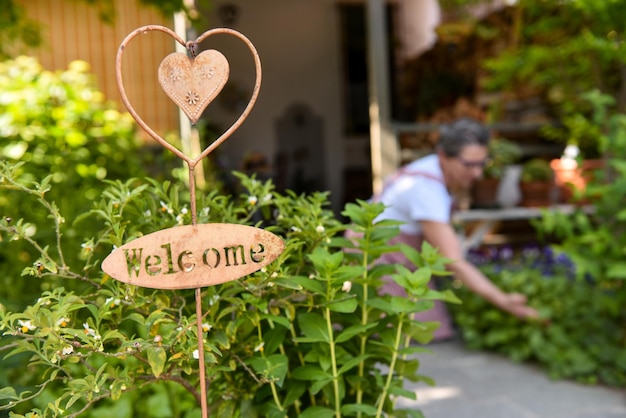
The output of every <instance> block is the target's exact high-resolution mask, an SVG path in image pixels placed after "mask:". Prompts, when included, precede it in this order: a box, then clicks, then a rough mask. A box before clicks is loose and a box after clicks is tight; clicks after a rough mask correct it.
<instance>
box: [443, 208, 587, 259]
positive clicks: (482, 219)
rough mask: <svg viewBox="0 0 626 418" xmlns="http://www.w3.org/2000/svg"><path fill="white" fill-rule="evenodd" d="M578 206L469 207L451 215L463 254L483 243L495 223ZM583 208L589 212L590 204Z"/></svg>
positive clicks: (535, 216)
mask: <svg viewBox="0 0 626 418" xmlns="http://www.w3.org/2000/svg"><path fill="white" fill-rule="evenodd" d="M577 208H580V206H576V205H566V204H563V205H553V206H546V207H532V208H531V207H513V208H503V209H469V210H461V211H457V212H455V213H454V214H453V215H452V223H453V224H454V225H457V226H458V230H459V239H460V241H461V249H462V251H463V254H466V253H467V251H468V250H469V249H471V248H476V247H478V246H480V245H481V244H482V243H483V240H484V238H485V235H487V234H488V233H489V232H491V231H493V229H494V228H495V226H496V225H498V224H499V223H501V222H505V221H519V220H530V219H536V218H540V217H541V216H542V215H543V213H544V212H545V211H558V212H561V213H564V214H570V213H573V212H574V211H575V210H576V209H577ZM582 209H583V210H585V211H586V212H588V213H590V211H591V210H592V209H593V207H592V206H583V207H582ZM469 223H473V224H475V227H474V228H473V229H472V230H471V231H470V233H469V234H468V233H467V232H466V228H465V227H466V226H467V225H466V224H469Z"/></svg>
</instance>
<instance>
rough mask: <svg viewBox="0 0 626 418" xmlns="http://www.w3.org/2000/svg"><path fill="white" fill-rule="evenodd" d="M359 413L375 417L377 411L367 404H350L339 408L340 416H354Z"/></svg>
mask: <svg viewBox="0 0 626 418" xmlns="http://www.w3.org/2000/svg"><path fill="white" fill-rule="evenodd" d="M359 412H360V413H362V414H365V415H367V416H375V415H376V412H378V411H377V410H376V408H375V407H373V406H372V405H367V404H356V403H351V404H347V405H343V406H342V407H341V415H342V416H350V415H356V414H357V413H359Z"/></svg>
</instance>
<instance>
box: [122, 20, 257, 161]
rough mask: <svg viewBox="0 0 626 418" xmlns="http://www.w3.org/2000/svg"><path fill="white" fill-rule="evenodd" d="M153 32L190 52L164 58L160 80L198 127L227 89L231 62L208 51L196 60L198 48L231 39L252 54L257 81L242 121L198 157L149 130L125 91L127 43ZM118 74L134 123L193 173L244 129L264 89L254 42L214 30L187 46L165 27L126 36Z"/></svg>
mask: <svg viewBox="0 0 626 418" xmlns="http://www.w3.org/2000/svg"><path fill="white" fill-rule="evenodd" d="M150 31H159V32H164V33H166V34H168V35H169V36H171V37H172V38H174V39H175V40H176V41H177V42H178V43H179V44H181V45H183V46H185V47H186V48H187V50H189V51H190V52H191V55H192V57H191V58H190V57H187V56H186V55H185V54H182V53H173V54H170V55H168V56H167V57H165V59H164V60H163V61H162V62H161V65H159V71H158V79H159V83H160V84H161V87H162V88H163V90H164V91H165V93H166V94H167V95H168V96H169V97H170V98H171V99H172V100H173V101H174V102H175V103H176V104H177V105H178V106H179V107H180V108H181V109H182V110H183V111H184V112H185V114H186V115H187V116H188V117H189V119H190V121H191V123H192V124H195V123H196V122H197V121H198V118H199V117H200V116H201V115H202V112H203V111H204V109H206V107H207V106H208V105H209V104H210V103H211V101H212V100H213V99H215V97H216V96H217V95H219V93H220V92H221V90H222V88H223V87H224V84H225V83H226V81H227V80H228V76H229V72H230V69H229V65H228V61H227V60H226V58H225V57H224V56H223V55H222V53H221V52H218V51H215V50H207V51H203V52H201V53H200V54H198V55H197V56H195V51H196V50H197V45H198V44H200V43H201V42H202V41H204V40H205V39H207V38H209V37H210V36H213V35H231V36H234V37H236V38H238V39H239V40H241V41H243V42H244V43H245V44H246V46H247V47H248V49H249V50H250V52H251V53H252V57H253V59H254V65H255V70H256V80H255V83H254V88H253V90H252V95H251V97H250V101H249V102H248V105H247V106H246V107H245V109H243V111H242V113H241V115H239V118H237V120H236V121H235V122H233V124H232V125H231V126H230V128H228V129H227V130H226V131H225V132H224V133H222V135H220V136H219V137H218V138H217V139H216V140H214V141H213V142H212V143H211V144H209V145H208V146H207V147H206V148H205V149H204V150H203V151H202V152H201V153H200V154H199V155H196V156H189V155H186V154H185V153H184V152H182V151H181V150H179V149H178V148H177V147H175V146H174V145H173V144H171V143H169V142H168V141H167V140H165V139H164V138H163V137H161V136H160V135H159V134H158V133H157V132H155V131H154V130H153V129H152V128H150V126H148V124H147V123H146V122H145V121H144V120H143V119H142V118H141V116H140V115H139V114H138V113H137V111H136V110H135V108H134V107H133V105H132V104H131V102H130V100H129V99H128V96H127V95H126V89H125V88H124V81H123V77H122V60H123V54H124V50H125V49H126V46H127V45H128V43H129V42H130V41H131V40H133V39H134V38H135V37H137V36H140V35H144V34H146V33H147V32H150ZM194 56H195V57H194ZM115 70H116V80H117V85H118V88H119V90H120V96H121V99H122V102H123V103H124V105H125V106H126V108H127V109H128V112H129V113H130V114H131V116H132V117H133V118H134V119H135V121H137V123H138V124H139V126H140V127H141V128H142V129H143V130H144V131H146V132H147V133H148V134H149V135H150V136H151V137H152V138H154V140H156V141H157V142H158V143H160V144H161V145H162V146H163V147H164V148H166V149H168V150H170V151H172V152H173V153H174V154H175V155H176V156H177V157H178V158H180V159H182V160H184V161H185V162H187V164H188V165H189V167H190V168H191V169H193V168H194V167H195V166H196V165H197V164H198V163H199V162H200V161H201V160H202V159H203V158H204V157H206V156H207V155H209V154H210V153H211V152H212V151H213V150H215V148H217V147H218V146H219V145H221V144H222V143H223V142H224V141H226V140H227V139H228V138H229V137H230V136H231V135H232V134H233V132H235V131H236V130H237V129H238V128H239V126H241V124H242V123H243V121H244V120H245V119H246V118H247V117H248V115H249V114H250V112H251V111H252V108H253V107H254V104H255V103H256V99H257V97H258V95H259V89H260V88H261V78H262V75H261V61H260V59H259V54H258V53H257V51H256V48H255V47H254V45H253V44H252V42H250V40H249V39H248V38H246V37H245V36H244V35H242V34H241V33H239V32H237V31H235V30H232V29H228V28H217V29H211V30H208V31H206V32H204V33H203V34H202V35H200V36H199V37H198V38H197V39H196V40H195V41H190V42H185V41H184V40H183V39H182V38H181V37H180V36H178V35H177V34H176V33H175V32H174V31H172V30H170V29H168V28H166V27H164V26H159V25H148V26H142V27H140V28H138V29H136V30H134V31H133V32H131V33H130V34H129V35H128V36H126V38H125V39H124V40H123V41H122V43H121V44H120V47H119V48H118V51H117V57H116V60H115Z"/></svg>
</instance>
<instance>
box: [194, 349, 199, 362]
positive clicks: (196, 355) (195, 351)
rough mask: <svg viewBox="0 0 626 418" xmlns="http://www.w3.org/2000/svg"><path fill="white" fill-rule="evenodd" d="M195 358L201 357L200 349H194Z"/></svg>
mask: <svg viewBox="0 0 626 418" xmlns="http://www.w3.org/2000/svg"><path fill="white" fill-rule="evenodd" d="M192 355H193V358H195V359H196V360H199V359H200V352H199V351H198V349H195V350H193V354H192Z"/></svg>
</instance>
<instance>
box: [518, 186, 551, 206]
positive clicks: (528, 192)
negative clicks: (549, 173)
mask: <svg viewBox="0 0 626 418" xmlns="http://www.w3.org/2000/svg"><path fill="white" fill-rule="evenodd" d="M520 190H521V191H522V201H521V202H520V204H521V206H525V207H543V206H550V204H552V190H553V183H552V182H550V181H526V182H521V183H520Z"/></svg>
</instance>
